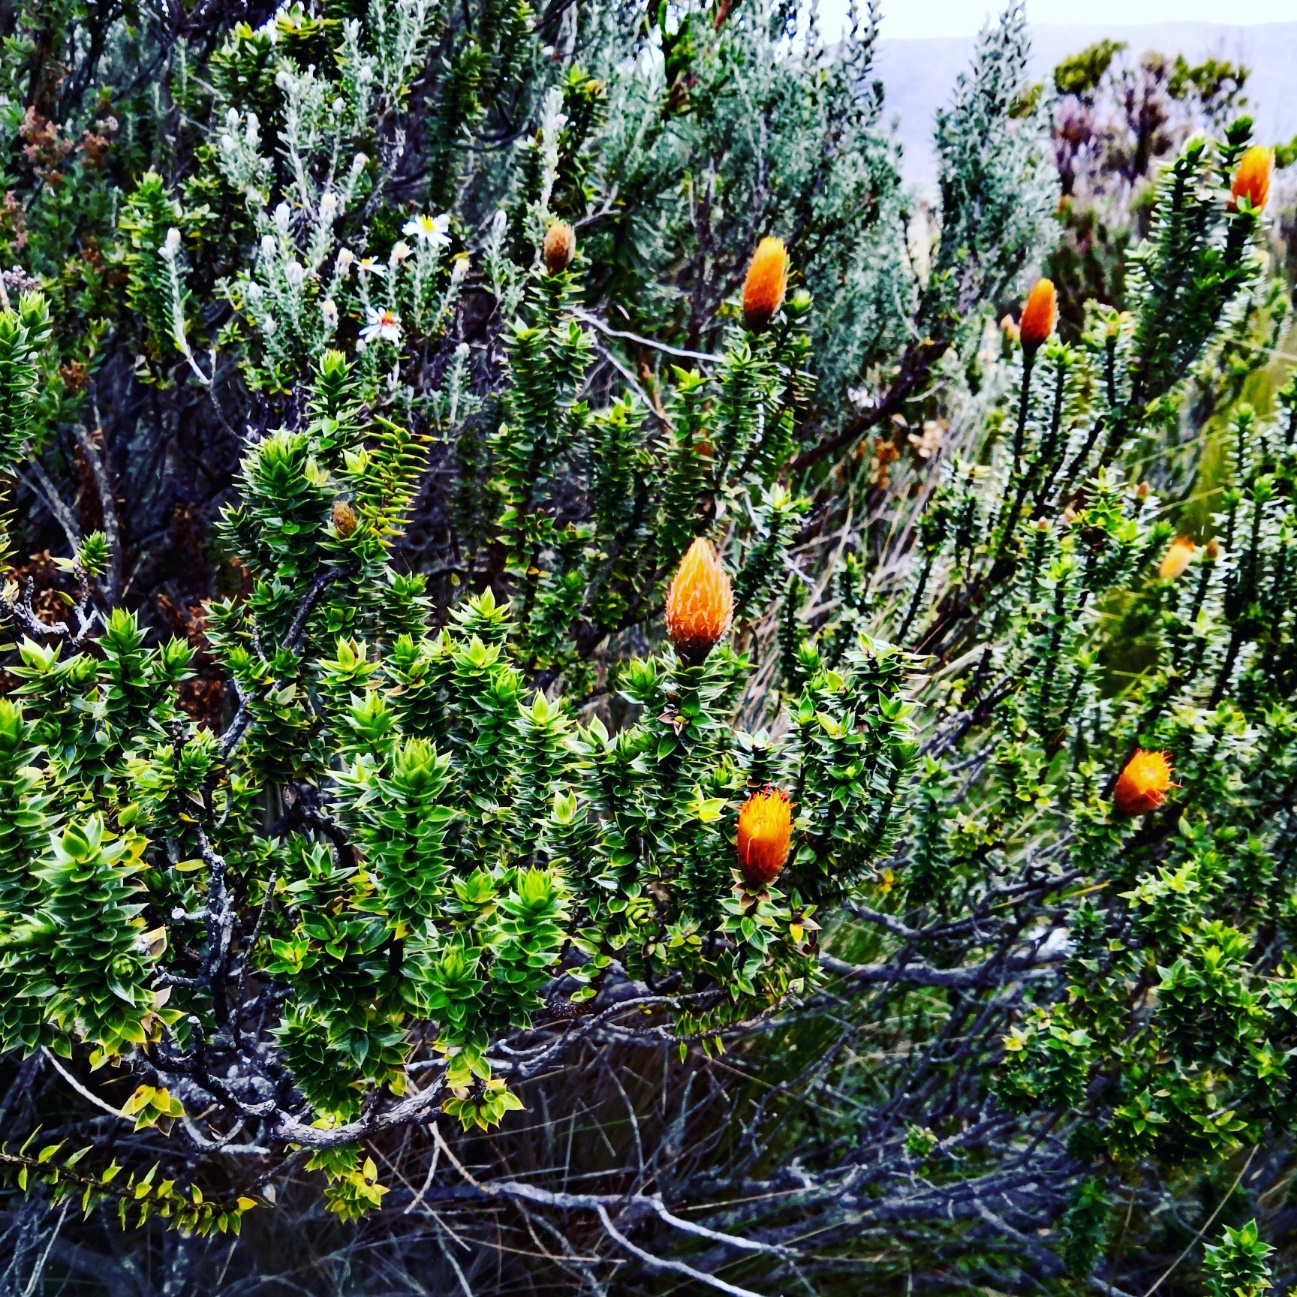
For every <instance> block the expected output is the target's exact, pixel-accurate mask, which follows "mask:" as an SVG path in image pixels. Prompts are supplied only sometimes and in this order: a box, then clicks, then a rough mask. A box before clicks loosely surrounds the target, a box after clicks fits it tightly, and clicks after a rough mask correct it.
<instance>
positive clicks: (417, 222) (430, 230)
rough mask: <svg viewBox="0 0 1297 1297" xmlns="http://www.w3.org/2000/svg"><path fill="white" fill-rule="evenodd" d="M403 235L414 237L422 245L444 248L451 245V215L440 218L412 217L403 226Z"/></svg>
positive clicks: (444, 213)
mask: <svg viewBox="0 0 1297 1297" xmlns="http://www.w3.org/2000/svg"><path fill="white" fill-rule="evenodd" d="M401 233H402V234H409V235H412V236H413V237H414V238H416V239H418V240H419V242H420V243H426V244H429V245H430V246H431V247H434V248H444V247H446V246H447V245H448V244H449V243H450V213H449V212H442V214H441V215H440V216H412V217H411V218H410V219H409V220H408V221H406V223H405V224H404V225H403V226H401Z"/></svg>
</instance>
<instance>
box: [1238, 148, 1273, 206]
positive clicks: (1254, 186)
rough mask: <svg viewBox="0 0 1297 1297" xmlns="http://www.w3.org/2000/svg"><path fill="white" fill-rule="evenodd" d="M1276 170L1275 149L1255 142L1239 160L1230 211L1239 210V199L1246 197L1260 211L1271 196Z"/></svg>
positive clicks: (1249, 203) (1250, 204)
mask: <svg viewBox="0 0 1297 1297" xmlns="http://www.w3.org/2000/svg"><path fill="white" fill-rule="evenodd" d="M1273 172H1274V150H1273V149H1267V148H1265V147H1264V146H1263V145H1260V144H1254V145H1253V146H1252V147H1251V148H1250V149H1248V151H1247V152H1246V153H1245V154H1243V157H1242V158H1241V159H1240V160H1239V164H1238V170H1237V171H1235V172H1234V183H1233V185H1231V186H1230V191H1229V193H1230V197H1229V207H1230V211H1237V210H1238V200H1239V199H1240V198H1246V199H1247V201H1248V205H1249V206H1250V207H1251V208H1252V210H1253V211H1254V212H1259V211H1260V210H1261V209H1262V208H1263V207H1264V206H1265V205H1266V200H1267V199H1268V198H1269V197H1270V177H1271V175H1272V174H1273Z"/></svg>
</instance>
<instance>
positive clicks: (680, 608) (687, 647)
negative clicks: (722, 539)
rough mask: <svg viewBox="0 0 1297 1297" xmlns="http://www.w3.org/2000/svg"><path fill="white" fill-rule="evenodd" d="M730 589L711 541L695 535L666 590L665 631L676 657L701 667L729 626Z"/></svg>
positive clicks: (730, 609)
mask: <svg viewBox="0 0 1297 1297" xmlns="http://www.w3.org/2000/svg"><path fill="white" fill-rule="evenodd" d="M733 615H734V591H733V590H732V589H731V588H730V578H729V576H728V575H727V574H726V572H725V569H724V568H723V567H722V566H721V561H720V559H719V558H717V557H716V551H715V550H714V549H713V548H712V543H711V541H709V540H708V539H707V538H706V537H704V536H699V537H698V538H697V539H696V540H695V541H694V543H693V544H692V545H690V546H689V550H688V552H687V553H686V554H685V556H684V558H682V559H681V560H680V566H679V567H678V568H677V569H676V574H675V576H674V577H673V578H672V581H671V587H670V589H669V590H668V591H667V634H668V635H670V637H671V643H672V644H674V645H675V650H676V653H677V654H678V655H679V657H680V660H681V661H682V662H683V663H684V664H685V665H686V666H691V667H696V666H701V665H702V663H703V662H705V661H706V660H707V655H708V653H710V652H711V651H712V649H713V648H714V647H715V646H716V642H717V641H718V640H719V639H720V638H721V636H722V635H724V634H725V632H726V631H727V630H729V628H730V618H731V617H732V616H733Z"/></svg>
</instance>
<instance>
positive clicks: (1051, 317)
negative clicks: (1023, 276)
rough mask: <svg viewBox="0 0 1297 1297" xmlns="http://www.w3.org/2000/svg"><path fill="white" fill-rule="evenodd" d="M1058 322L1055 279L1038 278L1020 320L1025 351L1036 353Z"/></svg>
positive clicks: (1019, 329) (1019, 330) (1020, 332)
mask: <svg viewBox="0 0 1297 1297" xmlns="http://www.w3.org/2000/svg"><path fill="white" fill-rule="evenodd" d="M1057 322H1058V294H1057V293H1056V292H1054V281H1053V280H1052V279H1038V280H1036V286H1035V288H1033V289H1032V290H1031V293H1030V294H1029V295H1028V297H1027V304H1026V306H1024V307H1023V308H1022V319H1021V320H1019V321H1018V336H1019V338H1021V340H1022V349H1023V351H1025V352H1027V353H1028V355H1035V353H1036V352H1037V351H1038V350H1039V349H1040V348H1041V347H1042V346H1044V345H1045V342H1046V341H1047V340H1048V338H1049V335H1050V334H1051V333H1053V332H1054V325H1055V324H1056V323H1057Z"/></svg>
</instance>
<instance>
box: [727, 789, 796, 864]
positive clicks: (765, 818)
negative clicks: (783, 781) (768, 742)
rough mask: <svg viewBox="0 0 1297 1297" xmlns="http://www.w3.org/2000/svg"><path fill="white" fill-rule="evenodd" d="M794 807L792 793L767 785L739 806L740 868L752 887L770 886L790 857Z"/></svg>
mask: <svg viewBox="0 0 1297 1297" xmlns="http://www.w3.org/2000/svg"><path fill="white" fill-rule="evenodd" d="M792 836H793V808H792V803H791V802H789V800H788V794H787V793H786V792H784V791H783V790H782V789H779V788H772V787H771V786H770V785H769V784H767V785H766V786H765V787H764V788H763V789H761V791H760V792H757V793H753V794H752V796H751V797H749V798H748V800H747V801H746V802H744V803H743V805H742V806H741V807H740V808H739V870H740V872H741V873H742V874H743V879H744V881H745V882H746V883H747V885H748V886H749V887H754V888H760V887H769V886H770V884H771V883H773V882H774V881H775V879H776V878H778V877H779V871H780V870H781V869H783V867H784V862H785V861H786V860H787V859H788V846H789V843H790V842H791V841H792Z"/></svg>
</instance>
